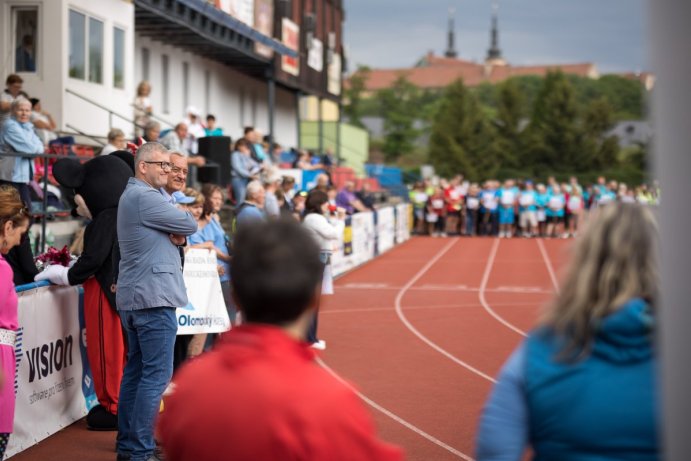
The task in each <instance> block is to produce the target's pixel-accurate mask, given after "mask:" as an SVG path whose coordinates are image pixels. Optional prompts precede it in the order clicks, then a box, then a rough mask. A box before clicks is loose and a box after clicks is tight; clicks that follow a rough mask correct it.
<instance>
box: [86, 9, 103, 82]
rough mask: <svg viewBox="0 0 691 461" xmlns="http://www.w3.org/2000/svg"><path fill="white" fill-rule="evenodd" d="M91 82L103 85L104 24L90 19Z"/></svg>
mask: <svg viewBox="0 0 691 461" xmlns="http://www.w3.org/2000/svg"><path fill="white" fill-rule="evenodd" d="M89 81H90V82H94V83H103V23H102V22H101V21H99V20H97V19H94V18H89Z"/></svg>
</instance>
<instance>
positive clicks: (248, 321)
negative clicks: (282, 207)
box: [158, 220, 402, 461]
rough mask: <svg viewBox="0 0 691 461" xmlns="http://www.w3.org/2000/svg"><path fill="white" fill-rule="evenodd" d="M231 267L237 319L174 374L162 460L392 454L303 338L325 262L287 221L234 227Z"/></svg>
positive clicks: (352, 460) (360, 460) (384, 457)
mask: <svg viewBox="0 0 691 461" xmlns="http://www.w3.org/2000/svg"><path fill="white" fill-rule="evenodd" d="M236 244H237V245H236V248H237V251H236V253H235V256H234V259H233V265H232V268H231V279H232V283H233V294H234V297H235V300H236V301H237V305H238V309H239V310H240V311H241V312H242V313H243V318H244V320H245V323H244V324H243V325H240V326H238V327H236V328H234V329H232V330H231V331H229V332H228V333H225V334H224V336H223V337H222V338H221V340H220V341H219V343H217V346H216V347H215V348H214V350H212V351H210V352H208V353H206V354H204V355H202V356H201V357H199V358H197V359H196V360H195V361H194V362H191V363H189V364H188V365H186V366H185V367H184V368H183V369H181V370H180V372H179V373H178V375H177V377H176V380H175V390H174V391H173V393H172V394H171V395H170V396H169V397H168V398H166V409H165V411H164V412H163V413H162V414H161V416H160V419H159V425H158V434H159V439H160V442H161V445H162V447H163V451H164V453H165V455H166V459H167V460H170V461H182V460H191V459H194V460H195V461H212V460H214V461H215V460H218V459H232V460H234V461H256V460H279V459H291V460H295V461H308V460H326V459H328V460H330V461H346V460H348V461H365V460H367V461H389V460H390V461H394V460H400V459H402V454H401V451H400V449H398V448H396V447H393V446H391V445H388V444H385V443H383V442H381V441H380V440H379V439H378V438H377V436H376V434H375V430H374V426H373V424H372V420H371V417H370V416H369V415H368V414H367V412H366V410H365V408H364V406H363V404H362V403H361V402H360V400H359V399H358V398H357V396H356V395H355V394H354V393H353V391H352V390H351V389H349V388H348V387H347V386H346V385H345V384H343V383H341V382H339V381H338V380H337V379H336V378H334V377H333V376H332V375H330V374H329V373H328V372H327V371H325V370H324V369H323V368H321V367H319V366H316V364H315V363H314V352H313V351H312V350H310V348H309V346H308V345H307V344H306V343H305V342H304V337H305V334H306V332H307V328H308V327H309V324H310V322H311V319H312V316H313V314H314V311H315V308H316V305H317V304H318V300H317V298H318V297H319V295H318V291H317V290H318V288H319V284H320V282H321V279H322V274H323V264H322V263H321V261H320V259H319V247H318V245H317V244H316V243H315V242H314V239H313V238H312V237H311V236H310V235H309V233H308V232H307V231H306V230H305V229H304V228H301V226H300V225H299V224H297V223H295V222H291V221H290V220H279V221H272V222H260V223H256V224H254V225H253V226H247V227H245V228H243V229H240V230H239V231H238V234H237V236H236Z"/></svg>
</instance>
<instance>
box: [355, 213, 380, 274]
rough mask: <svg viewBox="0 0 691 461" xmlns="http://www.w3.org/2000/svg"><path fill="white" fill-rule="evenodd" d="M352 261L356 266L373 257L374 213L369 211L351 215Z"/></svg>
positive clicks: (374, 243) (374, 244)
mask: <svg viewBox="0 0 691 461" xmlns="http://www.w3.org/2000/svg"><path fill="white" fill-rule="evenodd" d="M352 218H353V263H354V265H356V266H359V265H360V264H362V263H364V262H366V261H369V260H370V259H372V258H374V255H375V249H376V241H375V232H376V229H375V227H374V214H373V213H372V212H371V211H365V212H363V213H356V214H354V215H353V217H352Z"/></svg>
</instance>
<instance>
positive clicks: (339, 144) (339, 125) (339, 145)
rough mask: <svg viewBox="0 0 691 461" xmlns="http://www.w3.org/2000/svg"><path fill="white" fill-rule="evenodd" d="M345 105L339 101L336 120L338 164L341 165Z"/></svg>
mask: <svg viewBox="0 0 691 461" xmlns="http://www.w3.org/2000/svg"><path fill="white" fill-rule="evenodd" d="M342 111H343V105H342V104H341V101H340V100H339V101H338V119H337V120H336V165H338V166H341V120H342V118H341V112H342Z"/></svg>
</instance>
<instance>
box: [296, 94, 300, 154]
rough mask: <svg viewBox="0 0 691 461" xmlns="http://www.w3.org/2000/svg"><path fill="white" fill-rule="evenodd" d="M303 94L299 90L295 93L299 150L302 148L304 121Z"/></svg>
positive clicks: (297, 144)
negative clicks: (301, 114)
mask: <svg viewBox="0 0 691 461" xmlns="http://www.w3.org/2000/svg"><path fill="white" fill-rule="evenodd" d="M301 95H302V93H301V92H300V90H298V91H297V92H296V93H295V118H296V119H297V131H298V140H297V142H296V147H297V148H298V149H301V148H302V119H301V117H300V98H301V97H302V96H301Z"/></svg>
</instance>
